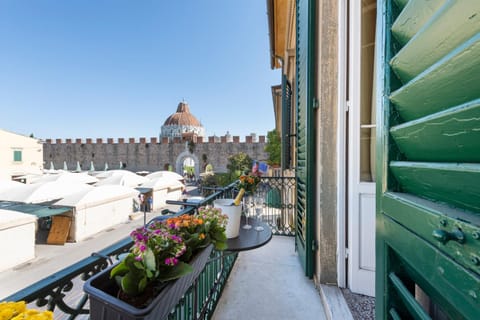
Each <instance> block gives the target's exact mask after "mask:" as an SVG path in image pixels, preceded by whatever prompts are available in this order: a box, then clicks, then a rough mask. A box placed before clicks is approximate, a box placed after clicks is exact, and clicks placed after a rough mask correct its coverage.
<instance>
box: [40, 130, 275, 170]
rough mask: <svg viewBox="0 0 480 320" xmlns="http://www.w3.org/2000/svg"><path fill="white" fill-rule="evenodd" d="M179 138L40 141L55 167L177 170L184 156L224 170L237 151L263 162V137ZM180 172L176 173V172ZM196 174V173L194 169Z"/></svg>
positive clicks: (264, 140) (44, 154) (265, 155)
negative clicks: (191, 139) (192, 139)
mask: <svg viewBox="0 0 480 320" xmlns="http://www.w3.org/2000/svg"><path fill="white" fill-rule="evenodd" d="M187 141H188V140H182V139H181V138H180V137H178V138H175V139H173V140H170V141H169V140H168V138H162V139H161V140H159V139H158V138H156V137H152V138H149V139H147V138H145V137H140V138H138V139H135V138H127V139H126V138H118V139H113V138H107V139H102V138H96V139H92V138H86V139H80V138H77V139H65V140H62V139H46V140H45V142H44V144H43V159H44V161H45V164H49V163H53V164H54V166H55V168H63V167H64V166H65V165H66V166H67V168H68V170H74V169H75V168H76V167H77V164H79V165H80V167H81V169H82V170H89V168H90V167H91V165H92V164H93V165H94V167H95V169H96V170H103V168H104V167H105V166H106V165H107V164H108V167H109V169H118V168H119V164H120V163H122V165H123V167H124V169H127V170H130V171H134V172H135V171H144V170H146V171H158V170H165V169H166V168H167V167H168V166H169V165H171V166H173V167H174V168H175V170H176V171H177V172H178V171H179V170H181V169H178V168H182V165H181V164H179V161H183V160H184V159H185V158H187V157H191V158H193V159H194V160H195V162H196V166H197V167H198V168H200V170H201V168H204V166H205V165H207V164H208V163H210V164H212V165H213V168H214V171H217V172H226V171H227V164H228V158H229V157H230V156H232V155H235V154H238V153H240V152H243V153H246V154H248V155H249V156H250V157H251V158H252V159H254V160H260V161H265V160H266V159H268V153H266V152H265V145H266V139H265V136H258V139H257V137H256V136H246V137H245V141H244V142H240V137H239V136H230V135H228V136H223V137H217V136H211V137H208V138H207V139H202V138H198V137H197V139H196V141H195V139H194V142H195V143H194V144H193V145H191V144H188V143H186V142H187ZM179 173H180V172H179ZM197 173H198V172H197Z"/></svg>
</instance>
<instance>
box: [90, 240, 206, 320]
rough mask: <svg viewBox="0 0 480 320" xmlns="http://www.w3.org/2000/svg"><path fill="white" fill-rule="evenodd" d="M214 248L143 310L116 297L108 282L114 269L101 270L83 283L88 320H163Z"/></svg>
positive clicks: (197, 256) (114, 287)
mask: <svg viewBox="0 0 480 320" xmlns="http://www.w3.org/2000/svg"><path fill="white" fill-rule="evenodd" d="M212 249H213V245H209V246H208V247H207V248H205V249H204V250H202V251H201V252H199V253H198V254H197V255H196V256H195V257H194V258H193V260H192V262H191V263H190V264H191V265H192V267H193V271H192V272H191V273H189V274H187V275H185V276H183V277H181V278H179V279H177V280H174V281H170V283H169V284H167V286H166V287H165V288H163V289H162V291H160V293H159V294H158V296H157V297H155V298H154V300H153V301H152V302H151V303H150V304H149V305H148V306H147V307H145V308H136V307H134V306H132V305H130V304H128V303H126V302H124V301H122V300H120V299H118V298H117V297H116V294H117V291H118V287H117V284H116V283H115V280H113V279H110V270H111V269H112V268H113V266H111V267H109V268H108V269H105V270H103V271H102V272H100V273H98V274H97V275H95V276H93V277H92V278H90V279H88V280H87V281H86V282H85V285H84V287H83V289H84V291H85V292H86V293H88V295H89V297H90V319H91V320H130V319H132V320H133V319H151V320H153V319H155V320H161V319H165V318H166V317H167V316H168V314H169V313H170V312H171V311H172V310H173V308H174V307H175V305H176V304H177V303H178V301H179V300H180V299H181V298H182V296H183V295H184V294H185V292H186V291H187V289H188V288H189V287H190V286H191V285H192V284H193V282H194V281H195V280H196V279H197V277H198V275H199V274H200V272H202V270H203V269H204V267H205V264H206V263H207V261H208V258H209V257H210V253H211V252H212Z"/></svg>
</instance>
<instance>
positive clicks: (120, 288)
mask: <svg viewBox="0 0 480 320" xmlns="http://www.w3.org/2000/svg"><path fill="white" fill-rule="evenodd" d="M198 212H199V213H198V215H182V216H178V217H174V218H170V219H167V220H164V221H157V222H153V223H151V224H149V225H147V226H146V227H142V228H138V229H136V230H134V231H133V232H132V233H131V237H132V239H133V241H134V245H133V246H132V248H131V249H130V252H129V254H128V255H127V256H126V257H125V258H124V259H122V260H121V261H120V262H119V263H118V264H116V265H114V266H112V267H110V268H108V269H106V270H104V271H102V272H100V273H99V274H97V275H95V276H94V277H92V278H91V279H89V280H88V281H87V282H86V283H85V286H84V290H85V291H86V292H87V293H88V294H89V295H90V319H92V320H96V319H105V320H107V319H108V320H109V319H163V318H165V317H166V316H167V315H168V313H170V311H171V310H172V309H173V308H174V306H175V305H176V304H177V302H178V300H179V299H180V298H181V297H182V295H183V294H184V293H185V291H186V290H187V289H188V288H189V287H190V286H191V284H192V283H193V282H194V281H195V279H196V278H197V277H198V275H199V274H200V272H201V271H202V270H203V268H204V266H205V264H206V262H207V261H208V258H209V256H210V253H211V251H212V249H213V248H215V249H217V250H224V249H226V247H227V245H226V240H227V239H226V235H225V226H226V222H227V218H226V216H225V215H224V214H222V213H221V210H219V209H217V208H204V207H202V208H199V210H198Z"/></svg>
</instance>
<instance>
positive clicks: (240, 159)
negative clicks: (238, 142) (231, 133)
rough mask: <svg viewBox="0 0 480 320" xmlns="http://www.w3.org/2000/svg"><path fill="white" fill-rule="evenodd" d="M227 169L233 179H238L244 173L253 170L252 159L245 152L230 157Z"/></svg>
mask: <svg viewBox="0 0 480 320" xmlns="http://www.w3.org/2000/svg"><path fill="white" fill-rule="evenodd" d="M227 169H228V172H229V173H230V177H231V178H232V179H237V178H238V177H239V176H240V175H241V174H242V173H243V172H246V171H250V170H251V169H252V158H250V156H249V155H248V154H246V153H244V152H240V153H237V154H236V155H233V156H230V157H229V158H228V164H227Z"/></svg>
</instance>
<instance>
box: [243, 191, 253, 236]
mask: <svg viewBox="0 0 480 320" xmlns="http://www.w3.org/2000/svg"><path fill="white" fill-rule="evenodd" d="M250 198H251V197H250V196H245V197H244V198H243V213H244V214H245V224H244V225H243V226H242V228H243V229H247V230H248V229H251V228H252V226H251V225H250V224H248V216H249V215H250V208H251V203H252V199H250Z"/></svg>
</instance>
